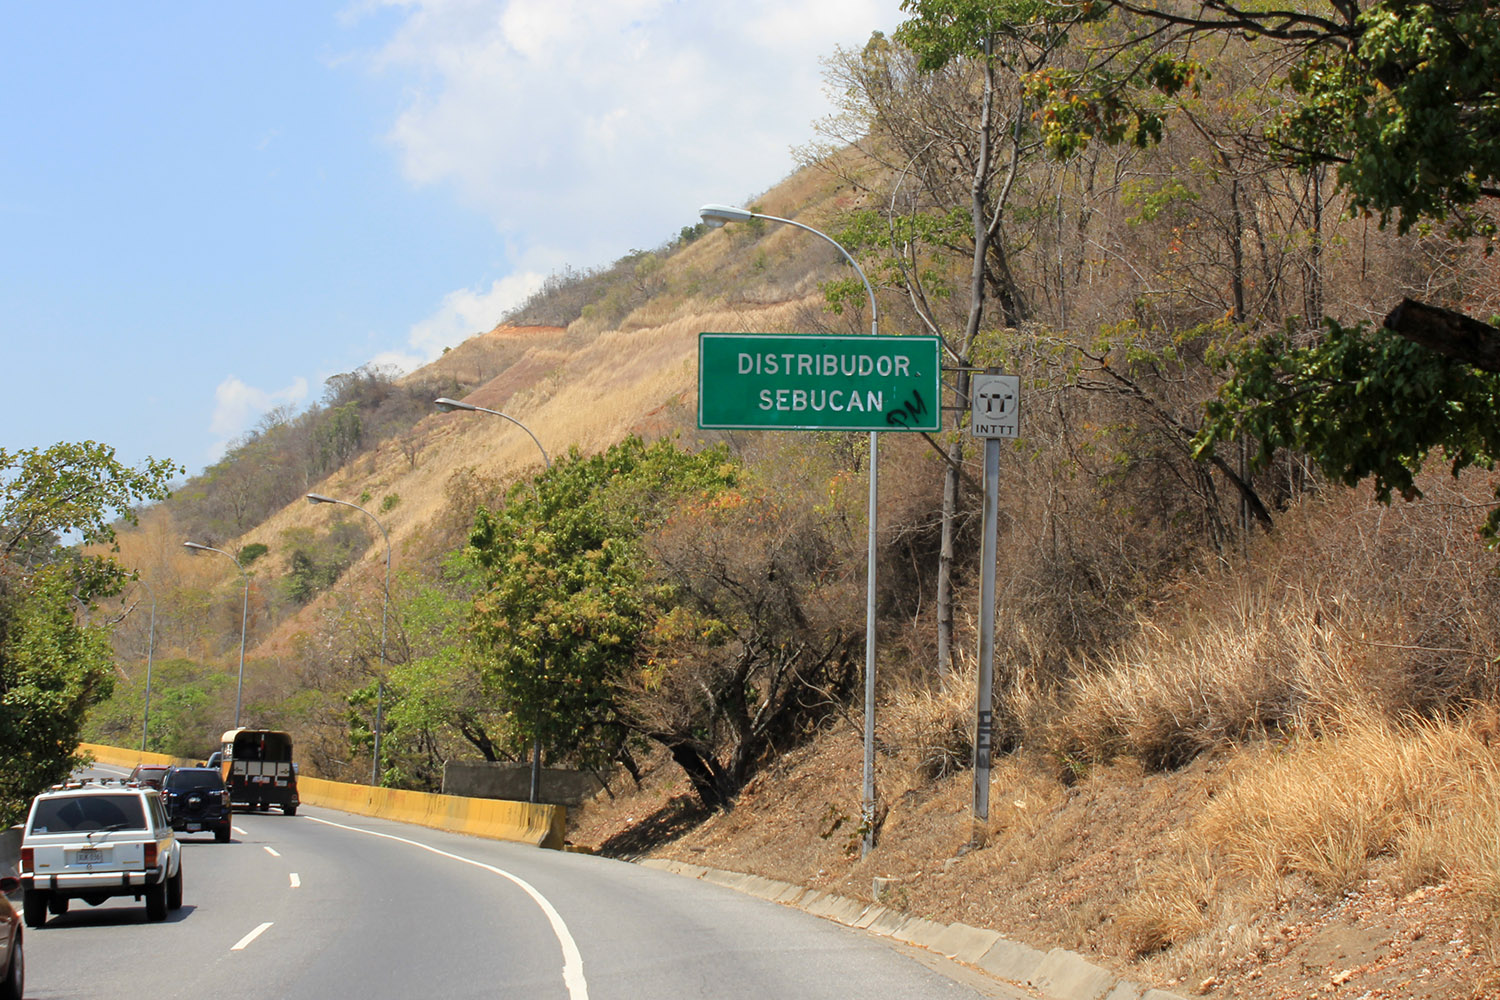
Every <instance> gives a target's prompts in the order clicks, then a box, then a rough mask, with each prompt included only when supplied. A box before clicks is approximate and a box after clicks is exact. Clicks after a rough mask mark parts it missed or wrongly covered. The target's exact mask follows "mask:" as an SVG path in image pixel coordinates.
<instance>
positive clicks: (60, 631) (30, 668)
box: [0, 566, 114, 824]
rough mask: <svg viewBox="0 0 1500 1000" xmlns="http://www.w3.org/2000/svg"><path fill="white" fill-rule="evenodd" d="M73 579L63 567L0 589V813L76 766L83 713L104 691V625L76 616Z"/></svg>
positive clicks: (109, 660) (110, 662)
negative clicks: (0, 633) (0, 632)
mask: <svg viewBox="0 0 1500 1000" xmlns="http://www.w3.org/2000/svg"><path fill="white" fill-rule="evenodd" d="M76 582H77V580H76V578H75V576H74V575H73V574H72V573H71V572H69V570H68V568H67V567H64V566H49V567H46V568H44V569H41V570H38V571H37V572H36V573H34V574H32V576H31V578H30V579H29V580H27V581H26V583H25V585H24V586H21V587H18V588H15V589H14V590H8V591H7V592H6V593H4V594H3V595H0V626H3V636H0V761H3V764H4V766H3V767H0V818H3V819H4V821H5V822H6V823H7V824H9V823H13V822H15V821H16V820H17V819H18V818H19V817H20V816H21V815H22V814H23V812H24V810H25V809H26V807H27V805H28V804H29V802H30V800H31V797H32V796H33V795H35V794H36V793H37V792H39V791H41V790H42V789H43V788H45V787H46V786H47V785H49V784H52V783H53V782H57V781H61V780H63V779H64V778H66V777H67V776H68V773H69V772H70V771H71V770H72V769H73V768H74V767H75V766H77V765H78V763H79V760H78V758H77V757H76V756H75V754H74V751H75V750H76V748H77V746H78V734H79V731H80V729H81V728H82V725H83V720H84V713H85V712H87V711H88V709H89V708H90V707H91V706H92V705H94V704H95V703H96V702H99V701H101V700H103V699H104V698H107V697H108V696H109V693H110V690H111V684H112V682H113V670H114V658H113V653H112V651H111V649H110V645H109V630H108V628H107V627H105V626H102V625H80V624H79V623H78V621H77V619H76V618H75V614H74V612H75V608H76V607H77V602H76V601H75V600H74V598H73V588H74V586H75V584H76Z"/></svg>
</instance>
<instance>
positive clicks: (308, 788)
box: [78, 743, 568, 850]
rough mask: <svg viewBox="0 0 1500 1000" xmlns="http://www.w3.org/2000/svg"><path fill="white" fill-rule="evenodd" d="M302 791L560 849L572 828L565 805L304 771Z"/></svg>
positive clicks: (142, 758) (118, 753)
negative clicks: (443, 791)
mask: <svg viewBox="0 0 1500 1000" xmlns="http://www.w3.org/2000/svg"><path fill="white" fill-rule="evenodd" d="M78 749H79V751H80V752H87V753H90V754H92V755H93V757H94V760H96V761H98V762H99V763H101V764H112V765H114V766H116V767H134V766H135V765H137V764H178V765H182V764H189V765H191V764H197V763H200V762H199V761H196V760H190V759H187V758H183V757H168V756H167V755H166V754H160V753H147V752H144V751H140V750H122V749H120V748H119V747H108V746H101V745H99V744H96V743H80V744H79V745H78ZM297 794H298V796H299V797H300V798H301V799H302V802H303V804H304V805H310V806H322V807H324V808H326V809H337V810H339V811H340V812H347V813H354V814H356V815H359V816H378V817H380V818H382V819H391V820H396V821H397V822H401V823H412V824H415V825H417V826H426V827H431V828H432V829H435V830H448V831H450V832H452V833H464V834H468V835H469V836H472V837H486V838H488V839H490V840H513V841H517V842H519V843H523V844H533V845H535V846H537V847H550V848H553V849H556V850H560V849H561V848H562V846H563V832H564V830H565V829H566V827H567V816H568V813H567V809H566V808H564V807H563V806H551V805H533V804H532V803H530V802H506V801H501V800H500V799H474V798H467V797H465V796H461V795H438V794H436V793H433V792H413V791H409V790H407V789H404V788H373V787H371V786H369V785H351V784H347V783H345V782H342V781H327V780H325V779H323V778H309V777H303V776H298V778H297Z"/></svg>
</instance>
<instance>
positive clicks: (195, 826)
mask: <svg viewBox="0 0 1500 1000" xmlns="http://www.w3.org/2000/svg"><path fill="white" fill-rule="evenodd" d="M201 829H203V824H202V823H189V824H188V825H187V830H188V833H196V832H197V831H199V830H201Z"/></svg>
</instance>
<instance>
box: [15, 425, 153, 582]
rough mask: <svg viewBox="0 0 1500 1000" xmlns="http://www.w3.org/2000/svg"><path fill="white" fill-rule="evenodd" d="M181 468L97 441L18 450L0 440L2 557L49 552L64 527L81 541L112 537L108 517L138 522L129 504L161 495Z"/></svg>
mask: <svg viewBox="0 0 1500 1000" xmlns="http://www.w3.org/2000/svg"><path fill="white" fill-rule="evenodd" d="M181 471H182V470H181V469H180V468H179V467H178V466H176V465H175V464H173V463H172V462H170V461H166V460H161V461H158V460H157V459H153V458H148V459H146V461H145V462H144V463H143V464H142V465H141V466H140V467H138V468H131V467H129V466H126V465H123V464H121V463H120V461H119V460H118V459H116V458H115V450H114V449H113V448H111V447H110V446H109V445H106V444H100V443H98V442H96V441H84V442H82V443H81V444H70V443H66V442H64V443H61V444H55V445H53V446H51V447H50V448H26V449H22V450H21V451H16V452H11V451H6V450H5V449H4V448H0V559H5V560H10V559H14V558H16V557H17V556H18V554H25V553H31V554H35V553H37V552H44V553H46V552H50V549H51V548H52V547H53V545H54V544H55V542H56V541H57V537H58V535H59V534H60V533H62V532H67V531H76V532H77V533H78V534H79V536H80V537H81V539H82V541H83V542H85V543H86V544H92V543H103V544H113V543H114V540H115V529H114V526H113V524H112V523H111V522H112V521H113V520H114V519H115V518H120V519H122V520H124V521H126V522H127V523H130V524H134V523H136V519H135V505H136V504H137V503H139V502H140V501H142V500H160V499H162V498H163V497H165V496H167V492H168V490H167V485H168V483H169V482H170V480H171V478H172V476H174V475H176V474H177V473H179V472H181Z"/></svg>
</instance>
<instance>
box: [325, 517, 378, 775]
mask: <svg viewBox="0 0 1500 1000" xmlns="http://www.w3.org/2000/svg"><path fill="white" fill-rule="evenodd" d="M307 502H308V503H310V504H314V505H316V504H320V503H336V504H341V505H342V506H345V507H353V508H354V509H355V510H357V511H359V512H360V513H361V514H363V515H364V516H365V517H368V518H369V519H370V520H372V521H374V522H375V527H377V528H379V529H380V537H381V538H384V539H385V602H384V603H383V604H381V606H380V676H379V678H378V679H377V680H376V683H375V761H374V763H372V764H371V765H370V784H371V785H378V784H380V723H381V718H380V716H381V712H382V711H383V709H384V707H385V620H386V615H387V614H388V613H389V611H390V607H391V536H390V535H387V534H386V533H385V526H384V525H382V524H381V523H380V519H379V518H378V517H376V516H375V515H374V514H371V513H370V512H369V511H367V510H365V509H364V508H363V507H361V506H360V505H359V504H357V503H350V502H349V501H348V500H335V499H334V498H333V497H325V496H324V495H323V494H321V493H309V494H308V495H307Z"/></svg>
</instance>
